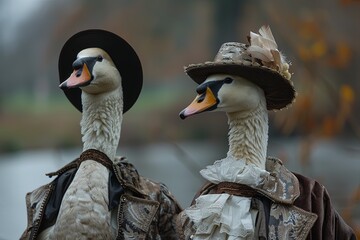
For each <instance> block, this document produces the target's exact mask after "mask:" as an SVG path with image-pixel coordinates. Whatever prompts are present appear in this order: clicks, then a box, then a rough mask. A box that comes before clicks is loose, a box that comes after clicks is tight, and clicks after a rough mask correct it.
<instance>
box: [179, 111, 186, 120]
mask: <svg viewBox="0 0 360 240" xmlns="http://www.w3.org/2000/svg"><path fill="white" fill-rule="evenodd" d="M179 117H180V118H181V119H182V120H184V119H185V118H186V115H185V114H184V111H181V112H180V114H179Z"/></svg>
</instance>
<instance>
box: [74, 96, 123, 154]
mask: <svg viewBox="0 0 360 240" xmlns="http://www.w3.org/2000/svg"><path fill="white" fill-rule="evenodd" d="M120 92H121V91H119V90H118V89H115V90H114V91H111V92H105V93H102V94H97V95H93V94H88V93H86V92H84V91H83V92H82V103H83V114H82V119H81V122H80V125H81V133H82V135H83V137H82V141H83V151H85V150H88V149H96V150H99V151H101V152H103V153H105V154H106V155H107V156H108V157H109V158H110V160H112V161H113V160H114V158H115V154H116V149H117V146H118V143H119V140H120V132H121V123H122V109H123V100H122V95H121V94H120Z"/></svg>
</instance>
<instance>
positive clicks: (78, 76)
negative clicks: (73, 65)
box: [59, 63, 92, 88]
mask: <svg viewBox="0 0 360 240" xmlns="http://www.w3.org/2000/svg"><path fill="white" fill-rule="evenodd" d="M91 79H92V76H91V73H90V71H89V68H88V67H87V65H86V63H84V65H83V67H82V68H80V69H75V70H74V71H73V72H72V74H71V75H70V77H69V78H68V79H66V80H65V81H64V82H62V83H61V84H60V85H59V87H60V88H76V87H81V86H85V85H86V84H87V83H88V82H89V81H90V80H91Z"/></svg>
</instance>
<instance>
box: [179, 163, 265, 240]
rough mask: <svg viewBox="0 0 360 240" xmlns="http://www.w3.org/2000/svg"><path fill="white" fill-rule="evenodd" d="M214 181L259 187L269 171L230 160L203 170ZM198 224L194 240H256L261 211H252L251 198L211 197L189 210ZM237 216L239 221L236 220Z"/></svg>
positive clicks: (217, 195) (203, 174) (187, 212)
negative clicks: (256, 225)
mask: <svg viewBox="0 0 360 240" xmlns="http://www.w3.org/2000/svg"><path fill="white" fill-rule="evenodd" d="M200 174H201V175H202V176H203V177H204V178H205V179H207V180H209V181H210V182H212V183H214V184H218V183H221V182H233V183H240V184H244V185H247V186H250V187H258V186H260V185H262V184H263V183H264V181H266V179H267V178H268V176H269V174H270V173H269V172H267V171H265V170H263V169H260V168H257V167H255V166H249V165H246V164H245V163H244V161H241V160H236V159H234V158H231V157H227V158H225V159H222V160H218V161H216V162H215V163H214V164H213V165H210V166H207V167H206V168H205V169H203V170H201V171H200ZM185 212H186V214H187V215H188V217H189V218H190V219H191V220H192V221H193V222H194V225H195V227H196V233H195V234H194V236H193V239H229V240H235V239H252V238H253V235H254V228H255V219H256V216H257V210H254V209H251V198H249V197H242V196H235V195H229V194H227V193H223V194H207V195H202V196H200V197H198V198H197V199H196V203H195V205H193V206H191V207H189V208H187V209H186V210H185ZM233 216H236V219H234V218H233Z"/></svg>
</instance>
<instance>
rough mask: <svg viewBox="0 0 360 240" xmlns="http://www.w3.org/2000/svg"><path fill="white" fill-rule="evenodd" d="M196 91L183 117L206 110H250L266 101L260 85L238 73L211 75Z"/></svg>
mask: <svg viewBox="0 0 360 240" xmlns="http://www.w3.org/2000/svg"><path fill="white" fill-rule="evenodd" d="M196 92H197V93H198V95H197V96H196V97H195V99H194V100H193V102H192V103H191V104H190V105H189V106H188V107H186V108H185V109H184V110H183V111H181V113H180V117H181V118H182V119H185V118H186V117H188V116H192V115H195V114H199V113H202V112H206V111H222V112H226V113H233V112H249V111H251V110H254V109H256V108H258V107H259V105H261V104H262V103H264V102H265V95H264V91H263V90H262V89H261V88H260V87H259V86H257V85H256V84H254V83H252V82H250V81H248V80H247V79H245V78H242V77H240V76H236V75H228V74H213V75H210V76H208V77H207V78H206V80H205V81H204V82H203V83H202V84H200V85H199V86H198V87H197V88H196Z"/></svg>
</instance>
